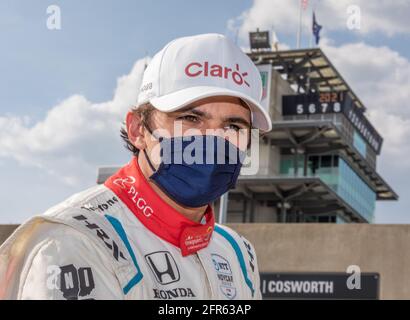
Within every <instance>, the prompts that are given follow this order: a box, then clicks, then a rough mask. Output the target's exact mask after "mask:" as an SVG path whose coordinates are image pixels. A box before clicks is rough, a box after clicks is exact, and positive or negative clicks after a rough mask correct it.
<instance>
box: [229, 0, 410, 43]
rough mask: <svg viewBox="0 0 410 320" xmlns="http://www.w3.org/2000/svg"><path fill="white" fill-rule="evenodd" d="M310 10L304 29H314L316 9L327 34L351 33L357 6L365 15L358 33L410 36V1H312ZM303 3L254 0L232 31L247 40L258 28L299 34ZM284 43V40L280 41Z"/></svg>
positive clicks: (233, 22) (233, 23) (234, 22)
mask: <svg viewBox="0 0 410 320" xmlns="http://www.w3.org/2000/svg"><path fill="white" fill-rule="evenodd" d="M309 3H310V7H309V9H308V10H306V11H305V12H304V13H303V25H304V27H303V29H304V30H305V32H307V31H306V30H310V26H311V8H312V6H313V7H314V8H315V12H316V15H317V19H318V21H319V23H320V24H321V25H323V26H324V29H323V31H324V32H326V31H327V30H340V31H348V28H347V19H348V17H349V14H348V12H347V9H348V7H349V6H351V5H356V6H358V7H359V8H360V12H361V28H360V30H355V31H354V32H359V33H363V34H368V33H377V32H379V33H383V34H384V35H387V36H393V35H395V34H399V33H403V34H409V33H410V28H408V17H409V16H410V1H408V0H395V1H390V0H378V1H365V0H338V1H330V0H323V1H318V0H310V1H309ZM298 6H299V0H286V1H285V0H254V1H253V5H252V7H251V8H249V9H248V10H246V11H244V12H242V14H241V15H239V16H238V17H235V18H233V19H230V20H229V21H228V23H227V27H228V29H229V30H231V31H233V32H236V29H237V28H238V29H239V32H238V36H239V37H240V38H241V39H242V40H243V41H247V39H248V32H249V31H254V30H256V28H260V29H261V30H262V29H268V30H271V29H272V28H273V29H274V30H275V31H276V32H279V33H280V34H282V35H283V34H286V35H296V32H297V28H298V19H299V16H298ZM324 34H325V33H324ZM279 40H280V39H279Z"/></svg>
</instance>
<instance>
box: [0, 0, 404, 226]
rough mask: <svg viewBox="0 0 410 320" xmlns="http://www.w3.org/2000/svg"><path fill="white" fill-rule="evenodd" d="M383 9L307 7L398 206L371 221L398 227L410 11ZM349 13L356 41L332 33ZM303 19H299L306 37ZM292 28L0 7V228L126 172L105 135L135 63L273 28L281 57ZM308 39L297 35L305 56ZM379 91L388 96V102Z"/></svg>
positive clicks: (261, 3)
mask: <svg viewBox="0 0 410 320" xmlns="http://www.w3.org/2000/svg"><path fill="white" fill-rule="evenodd" d="M391 2H392V1H385V0H378V1H372V2H371V4H368V3H369V2H367V3H366V2H365V1H364V0H358V1H348V0H343V1H336V0H335V1H332V0H328V1H325V0H322V1H318V0H316V1H310V5H311V6H312V5H314V6H315V7H316V14H317V19H318V21H319V23H321V24H322V25H323V33H322V36H323V39H322V42H321V47H322V48H323V50H324V51H325V52H326V54H327V55H328V56H329V57H330V59H331V60H332V61H334V63H335V64H336V66H337V67H338V68H339V71H340V72H341V73H342V75H343V76H344V77H345V78H346V79H347V80H348V81H350V82H351V84H352V87H353V88H354V90H355V91H356V92H357V94H358V95H359V96H360V97H361V98H362V100H364V102H365V104H366V105H367V107H368V109H369V117H370V118H371V120H372V122H373V123H375V126H376V124H377V127H378V128H379V125H380V128H381V129H380V130H381V131H382V132H381V133H382V135H384V136H385V149H386V152H384V151H383V150H382V154H383V155H382V157H381V159H380V161H379V171H380V173H381V174H382V176H383V177H384V178H385V180H387V181H388V182H389V183H390V184H391V185H392V186H393V187H394V188H395V190H396V191H397V192H398V193H399V195H400V196H401V200H400V201H399V202H397V203H393V202H389V203H385V204H378V206H377V213H376V217H377V220H376V221H377V222H379V223H408V222H410V215H409V214H408V212H407V208H408V205H410V199H406V198H407V197H406V194H407V192H408V191H410V190H409V187H408V186H407V181H406V180H407V177H410V165H408V164H406V163H405V162H406V160H407V156H410V142H408V141H407V140H408V139H407V137H408V134H410V130H409V129H407V128H408V127H409V124H410V123H409V122H410V109H409V106H407V105H406V98H410V93H408V92H407V91H410V90H408V88H409V87H408V85H410V80H409V75H408V71H410V62H409V60H410V53H409V43H410V42H409V40H410V36H409V34H410V26H409V23H408V21H407V18H406V17H408V16H410V4H409V3H408V2H406V1H397V2H395V3H393V4H392V3H391ZM377 3H378V4H377ZM52 4H54V5H58V6H59V7H60V9H61V18H62V28H61V30H48V29H47V27H46V20H47V17H48V15H47V13H46V9H47V7H48V6H49V5H52ZM349 4H359V5H360V8H361V13H362V17H363V28H362V29H361V30H359V31H357V30H356V31H352V30H348V29H347V28H346V26H345V24H344V22H343V21H344V19H346V13H345V9H346V7H347V6H348V5H349ZM309 10H310V9H309ZM309 17H310V13H309V11H307V12H304V22H305V24H306V26H307V25H308V24H309V23H310V20H309V19H310V18H309ZM296 22H297V0H255V1H251V0H248V1H238V0H225V1H215V0H213V1H182V0H172V1H169V0H168V1H165V0H164V1H128V0H123V1H111V0H106V1H96V0H94V1H92V0H87V1H78V0H75V1H73V0H72V1H53V2H50V1H42V0H38V1H19V0H14V1H9V0H3V1H2V2H0V39H1V42H0V43H1V44H0V46H1V47H0V48H1V50H0V72H1V74H2V76H1V77H0V177H1V183H0V203H2V208H3V209H2V215H1V216H0V223H7V222H21V221H23V220H25V219H27V218H28V217H29V216H31V215H33V214H36V213H41V212H43V211H44V210H45V209H47V208H48V207H50V206H51V205H53V204H56V203H58V202H59V201H61V200H63V199H65V198H66V197H67V196H69V195H71V194H73V193H75V192H77V191H79V190H82V189H84V188H86V187H89V186H92V185H93V184H94V183H95V177H96V172H95V170H96V167H97V166H98V165H101V164H118V163H124V162H126V161H127V160H128V157H129V155H128V154H127V153H126V152H125V151H124V150H123V148H122V146H121V141H120V140H119V138H118V136H117V135H116V130H117V129H118V126H117V127H115V130H114V129H111V128H110V129H109V130H104V127H106V126H107V125H108V124H109V123H110V122H111V121H117V123H120V121H121V120H122V116H123V114H125V113H124V112H125V111H126V108H127V104H130V103H132V99H134V98H135V92H133V90H134V89H133V88H134V87H135V88H136V87H137V85H138V81H139V80H138V79H137V78H138V77H137V76H138V75H139V74H140V73H141V70H142V69H141V67H142V66H143V61H144V58H145V57H146V56H152V55H153V54H155V52H157V51H158V50H159V49H161V48H162V47H163V46H164V45H165V44H166V43H167V42H169V41H171V40H172V39H174V38H177V37H181V36H185V35H193V34H199V33H208V32H218V33H222V34H226V35H227V36H229V37H231V38H232V39H235V38H236V34H237V40H238V44H239V45H241V46H242V47H246V46H247V45H248V43H247V36H246V35H247V32H248V31H249V30H254V29H255V28H256V27H257V26H259V27H260V28H261V29H272V28H273V29H274V30H275V31H276V33H277V36H278V38H279V40H280V42H281V46H282V47H283V48H289V47H290V48H293V47H294V45H295V34H296V28H297V23H296ZM407 29H408V30H407ZM236 30H238V31H236ZM406 30H407V31H406ZM308 38H309V36H308V28H307V27H305V28H304V35H303V42H302V43H303V45H304V46H306V45H307V44H308ZM121 77H122V78H121ZM378 77H380V78H379V79H377V78H378ZM375 78H376V79H375ZM387 81H389V82H387ZM389 83H393V84H395V85H397V86H396V87H397V88H398V89H397V92H395V91H396V90H395V89H394V90H387V88H388V84H389ZM393 88H395V87H393ZM383 90H385V91H383ZM407 101H410V100H407ZM92 110H98V112H97V113H94V112H92ZM112 115H114V117H112ZM109 116H110V118H108V117H109ZM53 117H56V118H57V119H59V120H58V121H53V119H54V118H53ZM77 119H78V123H75V122H76V120H77ZM50 124H51V125H50ZM88 124H90V126H89V127H88V128H87V129H85V126H88ZM386 146H389V147H387V148H386ZM73 154H74V155H73ZM61 176H63V178H61Z"/></svg>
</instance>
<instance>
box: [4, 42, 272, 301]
mask: <svg viewBox="0 0 410 320" xmlns="http://www.w3.org/2000/svg"><path fill="white" fill-rule="evenodd" d="M261 96H262V81H261V77H260V74H259V72H258V69H257V68H256V66H255V65H254V64H253V62H252V61H251V60H250V59H249V57H248V56H247V55H246V54H244V53H243V52H242V51H241V50H240V49H239V48H238V47H237V46H236V45H235V44H234V43H232V42H231V41H230V40H229V39H227V38H226V37H225V36H223V35H220V34H201V35H196V36H190V37H183V38H178V39H175V40H173V41H171V42H170V43H168V44H167V45H166V46H165V47H164V48H163V49H162V50H161V51H159V52H158V53H157V54H156V55H155V56H154V57H153V58H152V60H151V61H150V63H149V64H148V66H147V68H146V69H145V71H144V75H143V79H142V84H141V87H140V91H139V95H138V101H137V103H136V105H135V106H133V108H131V110H130V111H129V112H128V113H127V115H126V119H125V126H124V128H123V129H122V131H121V135H122V137H123V139H124V140H125V142H126V147H127V148H128V149H129V150H130V151H131V152H132V157H131V159H130V161H129V162H128V163H127V164H126V165H125V166H124V167H122V168H120V169H119V170H118V171H117V172H116V173H115V174H114V175H112V176H111V177H109V178H108V179H107V180H106V181H105V183H104V184H102V185H97V186H94V187H91V188H89V189H87V190H85V191H83V192H81V193H78V194H75V195H73V196H72V197H70V198H68V199H67V200H65V201H64V202H62V203H60V204H58V205H56V206H54V207H52V208H51V209H49V210H48V211H47V212H46V213H45V214H43V215H39V216H35V217H33V218H31V219H30V220H28V221H27V222H25V223H23V224H22V225H21V226H20V227H19V228H17V229H16V231H15V232H14V233H13V234H12V235H11V236H10V237H9V238H8V239H7V240H6V242H5V243H4V244H3V245H2V246H1V247H0V298H2V299H68V300H87V299H260V298H261V293H260V283H259V281H260V280H259V271H258V264H257V258H256V254H255V251H254V248H253V246H252V245H251V244H250V243H249V241H247V240H246V239H245V238H243V237H241V236H240V235H238V234H237V233H236V232H235V231H233V230H231V229H230V228H228V227H226V226H223V225H219V224H216V223H215V217H214V212H213V203H214V201H215V200H217V199H219V197H220V196H221V195H223V194H224V193H226V192H227V191H228V190H229V189H231V188H233V187H234V186H235V183H236V180H237V178H238V175H239V172H240V170H241V167H243V166H242V164H243V159H244V158H245V153H246V151H247V150H248V149H249V146H250V132H251V130H254V129H257V130H260V131H261V132H262V133H263V132H267V131H269V130H270V129H271V126H272V124H271V120H270V118H269V115H268V114H267V112H266V111H265V110H264V108H263V107H262V105H261V103H260V100H261ZM210 132H211V133H210ZM226 133H229V134H228V135H225V134H226ZM235 135H236V136H235ZM233 136H234V138H232V137H233ZM241 138H243V139H242V140H244V139H245V142H246V143H244V144H243V143H240V140H241ZM242 140H241V141H242Z"/></svg>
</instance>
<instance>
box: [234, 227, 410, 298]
mask: <svg viewBox="0 0 410 320" xmlns="http://www.w3.org/2000/svg"><path fill="white" fill-rule="evenodd" d="M230 226H231V227H232V228H233V229H235V230H237V231H238V232H239V233H241V234H242V235H244V236H245V237H246V238H248V239H249V240H250V241H251V242H252V243H253V244H254V246H255V250H256V252H257V256H258V259H259V268H260V271H261V272H346V269H347V267H348V266H349V265H357V266H359V267H360V269H361V272H377V273H379V274H380V299H410V225H371V224H344V225H337V224H299V223H298V224H230Z"/></svg>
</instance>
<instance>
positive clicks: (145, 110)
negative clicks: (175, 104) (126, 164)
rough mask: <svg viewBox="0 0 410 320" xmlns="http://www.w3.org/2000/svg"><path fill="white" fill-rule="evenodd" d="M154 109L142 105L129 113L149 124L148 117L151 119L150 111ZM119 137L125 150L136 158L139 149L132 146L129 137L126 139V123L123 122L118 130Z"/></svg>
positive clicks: (148, 105)
mask: <svg viewBox="0 0 410 320" xmlns="http://www.w3.org/2000/svg"><path fill="white" fill-rule="evenodd" d="M154 110H155V108H154V107H153V106H152V105H151V104H150V103H147V104H144V105H142V106H141V107H138V108H136V107H134V108H133V109H132V110H131V112H132V113H134V114H135V115H138V116H140V117H141V118H142V121H143V123H147V124H148V123H149V121H150V117H151V113H152V111H154ZM120 135H121V138H122V140H124V142H125V144H124V146H125V148H127V149H128V150H129V151H131V152H132V154H133V155H135V156H138V154H139V149H138V148H137V147H136V146H134V145H133V144H132V142H131V141H130V139H129V137H128V131H127V128H126V123H125V121H124V126H123V127H122V128H121V129H120Z"/></svg>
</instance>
